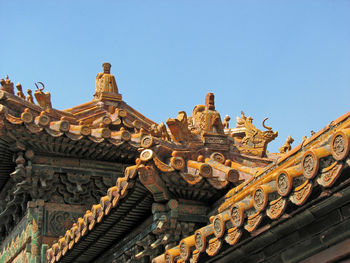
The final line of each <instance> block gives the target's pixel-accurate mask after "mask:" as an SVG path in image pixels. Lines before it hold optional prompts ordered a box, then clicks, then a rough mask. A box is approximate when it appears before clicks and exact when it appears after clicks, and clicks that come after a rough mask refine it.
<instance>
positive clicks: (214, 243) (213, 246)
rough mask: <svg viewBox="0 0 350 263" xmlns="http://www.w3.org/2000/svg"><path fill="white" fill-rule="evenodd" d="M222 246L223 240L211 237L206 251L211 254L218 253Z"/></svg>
mask: <svg viewBox="0 0 350 263" xmlns="http://www.w3.org/2000/svg"><path fill="white" fill-rule="evenodd" d="M221 246H222V241H221V240H220V239H218V238H213V239H210V240H209V242H208V248H207V249H206V252H207V254H208V255H209V256H214V255H216V254H217V253H218V252H219V250H220V248H221Z"/></svg>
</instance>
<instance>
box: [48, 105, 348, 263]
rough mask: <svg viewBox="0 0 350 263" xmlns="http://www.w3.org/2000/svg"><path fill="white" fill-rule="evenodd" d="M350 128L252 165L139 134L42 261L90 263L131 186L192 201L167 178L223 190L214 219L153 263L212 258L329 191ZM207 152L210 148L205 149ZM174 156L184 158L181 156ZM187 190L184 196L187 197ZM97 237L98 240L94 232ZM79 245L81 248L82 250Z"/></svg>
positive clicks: (333, 129)
mask: <svg viewBox="0 0 350 263" xmlns="http://www.w3.org/2000/svg"><path fill="white" fill-rule="evenodd" d="M170 123H171V122H170ZM349 127H350V112H349V113H347V114H345V115H343V116H342V117H340V118H339V119H337V120H335V121H333V122H331V123H330V124H329V125H328V126H326V127H325V128H324V129H322V130H321V131H319V132H318V133H316V134H314V135H313V136H312V137H310V138H309V139H305V140H304V141H303V142H302V143H301V144H300V145H298V146H297V147H295V148H294V149H293V150H291V151H289V152H288V153H284V154H281V155H279V158H278V159H277V160H276V161H272V160H270V159H268V158H266V157H265V158H261V157H256V156H255V157H254V158H259V161H260V162H257V159H255V160H254V161H252V160H251V159H249V156H245V155H242V154H239V153H237V152H235V151H233V152H232V153H231V154H230V149H227V150H226V151H225V150H224V151H221V152H223V154H222V153H219V152H216V151H217V150H218V149H217V147H218V145H211V147H213V148H212V149H211V150H209V151H208V152H204V151H202V152H201V153H202V154H204V156H208V157H204V156H203V155H201V154H198V149H197V148H196V144H192V145H191V146H189V147H185V145H186V144H184V143H182V144H172V142H169V141H168V140H166V138H165V137H164V139H162V138H159V139H158V138H156V137H152V136H149V135H148V136H145V137H143V139H142V140H141V145H142V147H143V149H144V150H143V151H142V152H141V153H140V157H139V158H138V159H137V161H136V165H135V166H132V167H129V168H128V169H127V170H126V171H125V176H124V177H123V178H119V179H118V181H117V183H116V185H115V186H113V187H111V188H110V189H109V190H108V193H107V195H106V196H104V197H102V198H101V201H100V204H96V205H93V206H92V208H91V210H88V211H87V212H86V213H85V215H84V217H83V218H80V219H79V220H78V221H77V222H76V223H75V224H74V225H73V227H72V228H70V229H68V230H67V232H66V235H65V236H64V237H62V238H60V239H59V240H58V242H57V243H54V244H53V245H52V247H51V248H50V249H49V250H48V252H47V258H48V260H49V262H56V261H60V262H69V261H70V260H72V259H74V257H77V256H78V254H79V253H82V254H83V255H85V256H83V257H81V258H86V257H87V256H90V257H91V258H93V257H95V256H96V255H97V254H95V253H96V248H94V245H93V243H94V242H96V240H99V242H98V243H101V244H103V242H106V240H102V239H94V237H96V232H95V228H96V227H99V226H100V227H101V228H104V231H105V233H110V232H108V231H109V230H108V227H106V226H107V225H108V224H109V222H110V220H109V218H110V217H109V216H108V215H109V214H110V213H112V212H113V211H114V213H116V212H117V211H120V209H122V208H121V207H122V206H123V204H124V202H127V200H128V195H129V194H130V197H129V198H132V193H133V192H134V191H136V190H135V189H134V188H135V187H137V186H136V185H138V183H142V184H143V185H144V186H145V187H146V188H148V190H149V191H150V192H151V193H152V194H153V198H154V200H158V201H162V200H170V199H171V198H172V197H174V196H176V197H179V196H180V197H183V196H181V195H185V197H187V198H189V199H190V198H192V199H194V200H195V199H196V197H195V196H193V195H192V196H186V190H185V191H181V192H176V191H175V190H173V191H172V190H171V187H169V185H168V183H167V181H168V180H170V181H169V182H170V184H173V185H174V186H175V188H176V187H178V186H179V185H181V188H182V187H184V189H186V184H184V183H181V182H186V183H187V185H188V187H191V186H196V185H197V186H198V187H199V188H201V187H202V186H203V185H201V184H200V183H199V182H202V181H205V183H206V184H209V185H211V186H212V187H213V188H212V189H218V190H219V189H224V190H226V191H227V192H226V195H225V199H224V200H223V201H222V203H221V204H220V206H219V208H218V211H217V214H214V215H213V216H212V217H211V218H210V223H209V224H208V225H206V226H204V227H202V228H200V229H197V230H196V231H195V233H194V234H193V235H190V236H188V237H187V238H185V239H183V240H182V241H181V242H180V243H179V244H178V246H176V247H173V248H169V249H167V250H166V251H165V253H164V254H162V255H159V256H158V257H157V258H155V259H153V262H155V263H157V262H188V260H189V259H190V258H191V260H192V261H193V262H197V261H198V260H199V258H202V257H204V258H206V257H208V256H215V255H216V254H217V253H218V252H219V251H220V249H221V247H222V246H223V243H224V242H226V243H227V244H228V245H229V246H235V245H236V244H238V243H239V241H240V239H241V238H243V237H242V235H243V233H244V232H247V233H248V234H250V235H256V234H257V233H262V232H264V231H265V230H264V229H263V228H262V229H260V227H261V226H260V224H262V222H263V219H264V218H269V219H270V220H278V219H279V218H281V217H283V214H284V212H285V210H286V208H287V207H289V206H290V204H293V205H296V206H297V207H303V206H305V204H306V203H307V202H309V201H310V199H314V198H317V196H318V195H320V191H319V190H316V189H318V188H321V190H323V189H324V190H325V191H326V189H330V188H332V186H333V185H334V184H335V183H336V181H339V177H340V175H341V171H342V170H343V169H344V168H345V167H347V165H348V164H347V163H346V162H345V161H346V160H347V159H348V154H349V138H350V132H349ZM208 146H209V148H210V144H209V145H207V147H208ZM222 146H224V145H222ZM189 148H192V149H193V150H194V152H197V154H196V155H197V158H196V159H193V155H191V154H190V153H188V151H189ZM224 148H225V147H222V148H221V149H224ZM181 150H184V152H186V154H184V153H183V154H181ZM174 152H175V154H174ZM179 152H180V153H179ZM233 153H235V154H233ZM164 155H166V156H168V158H170V159H169V161H165V160H166V159H167V158H164ZM250 158H252V156H250ZM264 162H265V163H264ZM259 163H260V164H259ZM233 167H234V168H233ZM159 178H162V179H161V180H159ZM167 178H168V179H167ZM155 182H156V183H155ZM226 186H227V187H226ZM139 187H140V186H139ZM155 188H157V189H155ZM178 188H179V187H178ZM179 189H180V188H179ZM194 189H195V188H192V190H189V191H188V192H193V190H194ZM211 191H212V190H211ZM313 192H316V193H317V196H316V197H315V196H312V195H311V194H312V193H313ZM321 192H322V191H321ZM167 195H169V196H167ZM310 196H311V197H310ZM200 198H203V196H201V197H200ZM200 198H199V199H200ZM105 217H106V221H104V218H105ZM131 218H133V217H131ZM104 222H107V223H104ZM114 228H115V229H123V228H124V224H123V223H117V224H116V225H114ZM90 232H91V233H90ZM98 233H99V235H100V236H101V232H98ZM89 235H92V236H90V237H89ZM102 236H103V235H102ZM248 236H249V235H248ZM87 237H89V238H87ZM81 238H83V240H89V242H93V243H91V244H90V245H91V247H89V246H87V244H86V242H87V241H85V244H84V245H80V242H84V241H79V240H80V239H81ZM244 238H246V237H245V235H244ZM75 247H76V249H75ZM83 247H85V248H86V251H84V252H82V248H83ZM88 247H89V249H87V248H88ZM97 248H99V246H97ZM100 249H102V248H100ZM70 250H72V252H70ZM78 251H80V252H78ZM205 251H206V253H205ZM72 255H74V257H72ZM81 258H79V259H81Z"/></svg>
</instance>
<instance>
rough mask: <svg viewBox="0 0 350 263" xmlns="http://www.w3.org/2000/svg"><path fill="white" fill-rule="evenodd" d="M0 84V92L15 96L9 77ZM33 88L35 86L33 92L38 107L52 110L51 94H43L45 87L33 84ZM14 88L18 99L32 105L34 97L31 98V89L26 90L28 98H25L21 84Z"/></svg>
mask: <svg viewBox="0 0 350 263" xmlns="http://www.w3.org/2000/svg"><path fill="white" fill-rule="evenodd" d="M0 83H1V88H0V90H3V91H6V92H8V93H10V94H13V95H15V92H14V87H13V86H14V85H13V82H12V81H11V80H10V78H9V76H6V77H5V79H1V80H0ZM34 84H35V86H36V90H35V92H34V96H35V98H36V100H37V102H38V105H39V106H40V107H42V108H44V109H51V108H52V104H51V94H50V92H48V91H47V92H43V90H44V89H45V85H44V83H42V82H40V81H39V82H37V83H34ZM38 84H39V85H41V88H39V86H38ZM16 88H17V94H16V95H17V96H18V97H20V98H21V99H23V100H26V101H28V102H30V103H33V104H35V103H34V97H33V93H32V90H31V89H27V93H28V96H27V97H26V96H25V95H24V93H23V88H22V85H21V83H17V85H16Z"/></svg>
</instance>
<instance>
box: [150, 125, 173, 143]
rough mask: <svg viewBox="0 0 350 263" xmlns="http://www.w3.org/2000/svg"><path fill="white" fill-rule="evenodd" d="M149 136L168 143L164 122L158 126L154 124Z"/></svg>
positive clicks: (168, 138)
mask: <svg viewBox="0 0 350 263" xmlns="http://www.w3.org/2000/svg"><path fill="white" fill-rule="evenodd" d="M151 134H152V135H153V136H155V137H161V138H162V140H165V141H170V136H169V133H168V131H167V129H166V126H165V124H164V122H161V123H160V124H159V125H158V126H157V125H156V124H152V126H151Z"/></svg>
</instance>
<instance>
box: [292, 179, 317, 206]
mask: <svg viewBox="0 0 350 263" xmlns="http://www.w3.org/2000/svg"><path fill="white" fill-rule="evenodd" d="M305 183H306V184H305V185H304V186H301V188H300V189H298V190H296V191H295V192H294V193H293V194H292V195H291V196H290V200H291V201H292V202H293V203H294V204H296V205H302V204H304V203H305V201H306V200H307V198H308V197H309V196H310V194H311V192H312V183H309V182H305Z"/></svg>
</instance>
